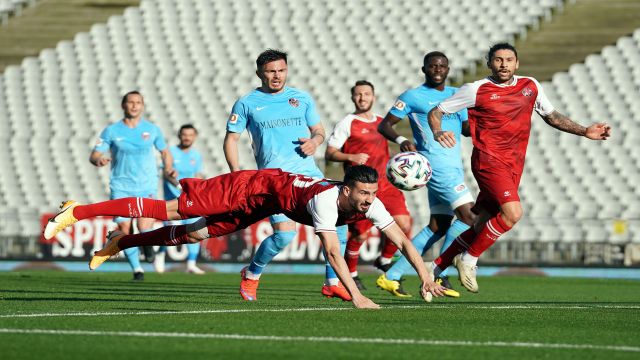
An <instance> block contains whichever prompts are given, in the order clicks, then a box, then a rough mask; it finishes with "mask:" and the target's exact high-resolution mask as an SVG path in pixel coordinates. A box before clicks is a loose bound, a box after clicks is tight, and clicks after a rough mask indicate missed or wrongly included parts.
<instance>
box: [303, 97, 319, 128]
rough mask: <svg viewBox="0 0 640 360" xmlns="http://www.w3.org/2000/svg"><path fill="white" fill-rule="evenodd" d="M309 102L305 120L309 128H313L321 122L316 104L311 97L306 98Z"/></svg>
mask: <svg viewBox="0 0 640 360" xmlns="http://www.w3.org/2000/svg"><path fill="white" fill-rule="evenodd" d="M305 100H306V102H307V111H306V112H305V118H306V120H307V126H313V125H316V124H318V123H319V122H320V115H318V110H317V109H316V103H315V101H313V98H312V97H311V96H310V95H308V94H307V95H306V96H305Z"/></svg>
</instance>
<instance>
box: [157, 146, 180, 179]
mask: <svg viewBox="0 0 640 360" xmlns="http://www.w3.org/2000/svg"><path fill="white" fill-rule="evenodd" d="M160 156H161V157H162V169H163V170H162V173H163V175H164V176H168V177H172V178H175V177H177V176H178V172H177V171H176V170H175V169H174V168H173V156H172V155H171V151H169V148H166V149H164V150H162V151H160ZM174 185H175V184H174Z"/></svg>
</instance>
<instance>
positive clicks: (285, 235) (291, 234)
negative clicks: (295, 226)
mask: <svg viewBox="0 0 640 360" xmlns="http://www.w3.org/2000/svg"><path fill="white" fill-rule="evenodd" d="M295 237H296V232H295V231H278V230H276V231H275V232H274V233H273V241H274V242H275V245H276V246H277V247H278V249H279V250H282V249H284V248H285V247H287V245H289V243H290V242H291V241H293V238H295Z"/></svg>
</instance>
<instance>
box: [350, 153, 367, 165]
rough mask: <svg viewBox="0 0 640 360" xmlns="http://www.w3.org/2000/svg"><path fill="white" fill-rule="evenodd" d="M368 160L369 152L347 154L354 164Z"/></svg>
mask: <svg viewBox="0 0 640 360" xmlns="http://www.w3.org/2000/svg"><path fill="white" fill-rule="evenodd" d="M367 160H369V154H365V153H360V154H351V155H349V161H351V162H352V163H354V164H358V165H364V164H366V163H367Z"/></svg>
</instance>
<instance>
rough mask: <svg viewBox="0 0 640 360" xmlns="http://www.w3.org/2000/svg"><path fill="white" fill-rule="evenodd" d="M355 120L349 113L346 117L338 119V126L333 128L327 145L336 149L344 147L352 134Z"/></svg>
mask: <svg viewBox="0 0 640 360" xmlns="http://www.w3.org/2000/svg"><path fill="white" fill-rule="evenodd" d="M352 122H353V116H351V115H349V116H347V117H346V118H344V119H342V120H340V121H338V123H337V124H336V127H335V128H333V132H332V133H331V136H329V140H328V141H327V145H329V146H332V147H334V148H336V149H342V147H343V146H344V143H346V142H347V139H348V138H349V137H350V136H351V123H352Z"/></svg>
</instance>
